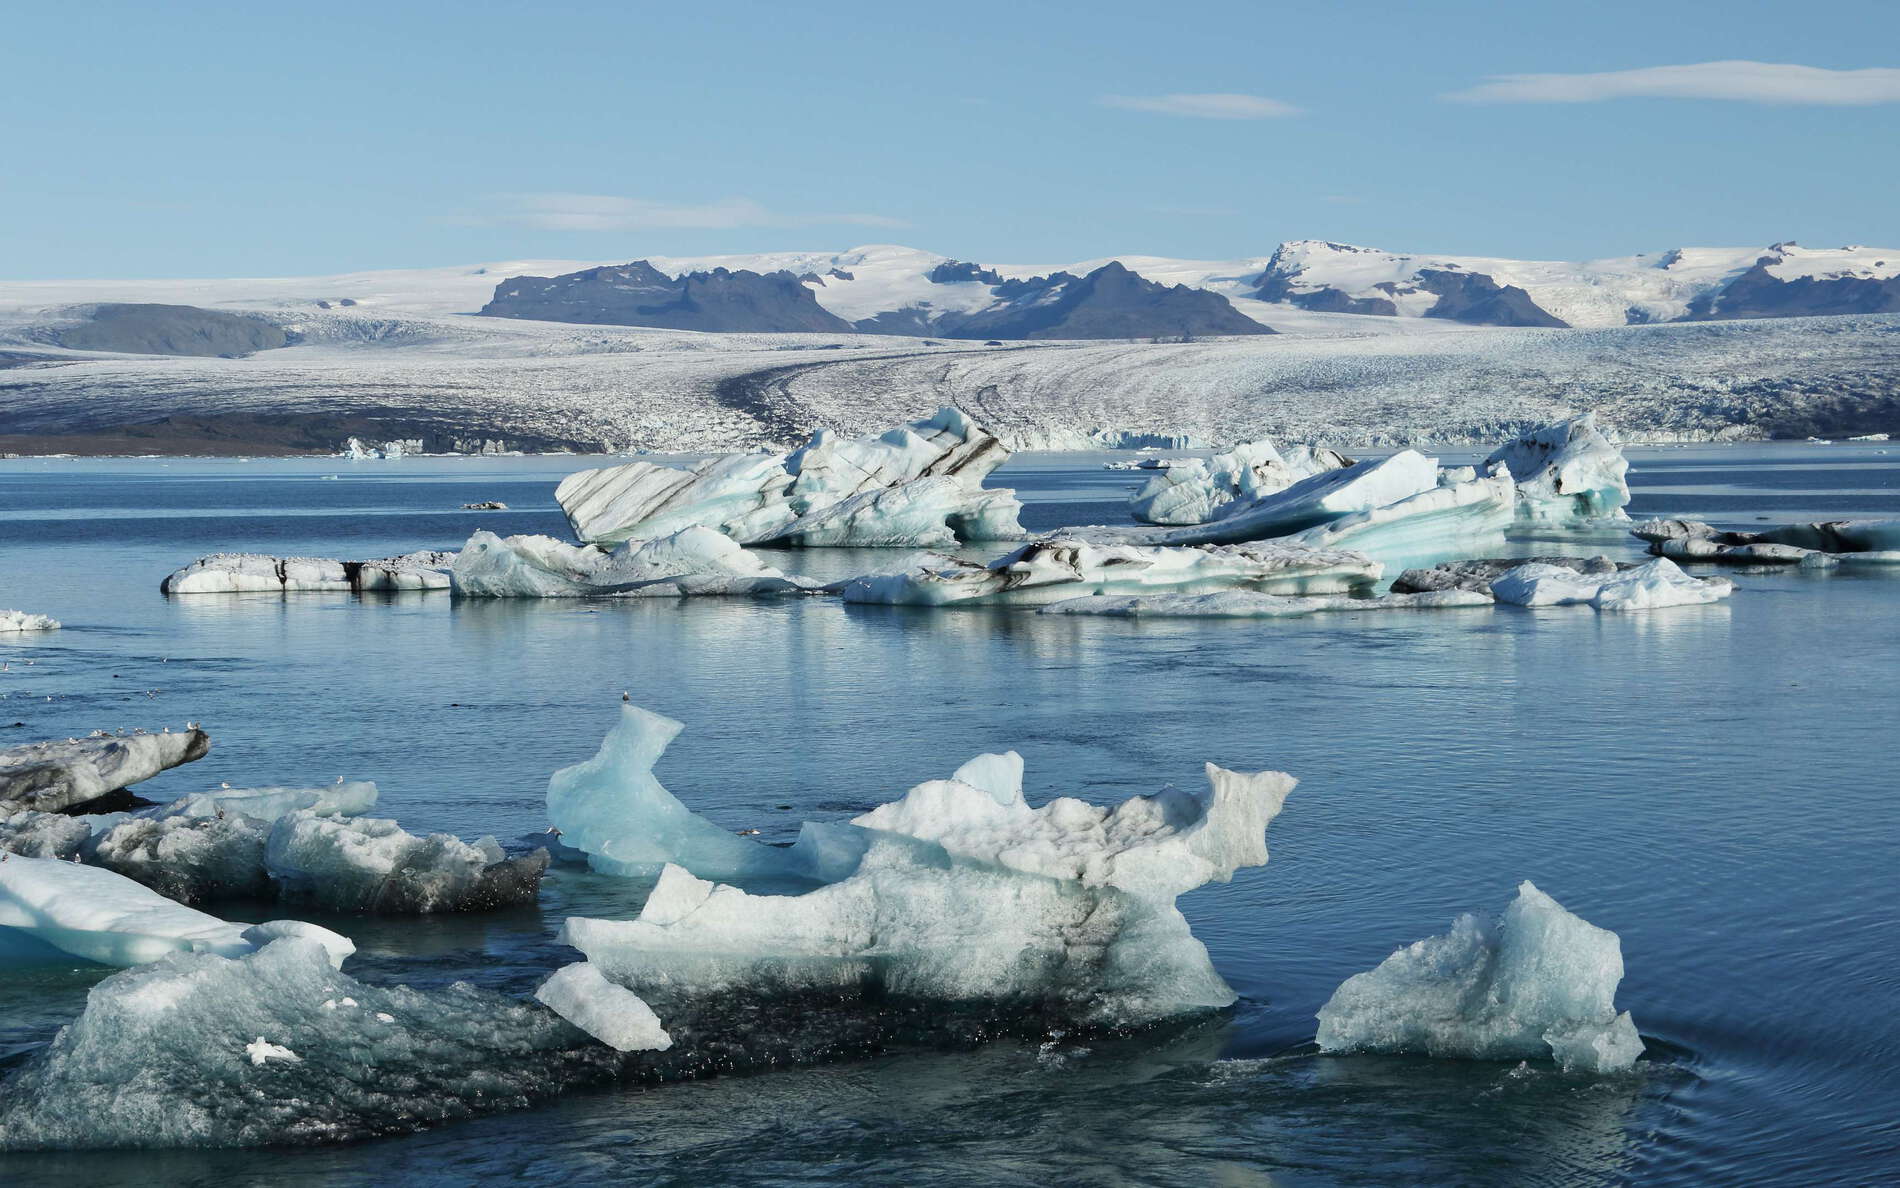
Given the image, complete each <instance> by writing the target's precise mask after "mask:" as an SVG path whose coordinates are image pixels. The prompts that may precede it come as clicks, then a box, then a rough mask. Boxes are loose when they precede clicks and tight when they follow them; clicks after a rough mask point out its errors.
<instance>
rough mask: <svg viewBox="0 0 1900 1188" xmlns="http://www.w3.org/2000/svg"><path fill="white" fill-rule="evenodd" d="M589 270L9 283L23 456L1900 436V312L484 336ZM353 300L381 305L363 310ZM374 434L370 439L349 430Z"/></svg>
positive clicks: (7, 400) (543, 265)
mask: <svg viewBox="0 0 1900 1188" xmlns="http://www.w3.org/2000/svg"><path fill="white" fill-rule="evenodd" d="M879 250H884V249H859V252H857V253H839V254H834V255H830V256H823V255H819V254H813V255H812V257H811V259H810V260H805V259H804V258H803V257H801V258H799V259H798V260H794V259H792V258H790V257H787V258H786V259H785V260H783V261H778V260H776V258H773V259H772V260H766V259H765V258H757V259H755V258H752V257H746V258H744V260H743V261H741V260H733V261H731V262H732V263H741V262H746V263H750V264H752V265H754V266H762V265H763V264H765V263H774V262H776V263H783V264H785V265H786V266H788V267H791V266H798V265H800V264H802V263H809V264H811V265H813V266H814V268H815V266H816V265H817V264H819V263H826V262H830V263H829V265H828V266H831V267H837V268H838V270H839V271H845V272H851V269H849V268H844V267H842V264H843V263H845V262H849V261H847V260H846V257H849V256H857V255H866V256H867V257H868V256H870V255H871V254H873V253H874V252H875V251H879ZM889 250H890V251H893V252H909V251H910V249H889ZM711 262H712V261H699V260H694V261H681V260H656V261H655V263H656V264H658V265H660V266H662V267H672V268H678V267H684V266H686V265H689V264H691V265H701V264H708V263H711ZM1129 262H1130V263H1131V264H1133V265H1135V266H1137V267H1139V268H1143V269H1147V270H1149V271H1152V273H1153V275H1154V276H1156V277H1157V278H1159V279H1164V280H1170V281H1174V280H1180V281H1183V282H1198V283H1200V284H1204V285H1206V286H1207V287H1209V288H1213V289H1216V290H1217V291H1218V290H1221V289H1223V288H1236V291H1237V292H1238V289H1237V286H1238V285H1239V280H1238V279H1236V278H1237V277H1239V276H1241V275H1243V274H1244V272H1245V268H1246V267H1248V266H1250V264H1249V263H1248V262H1240V263H1236V264H1232V265H1222V264H1219V263H1218V262H1198V263H1197V262H1185V261H1172V262H1168V261H1149V260H1146V259H1144V258H1134V257H1131V258H1129ZM900 263H901V264H902V266H901V267H900V266H899V265H898V264H895V263H888V262H887V263H886V264H885V265H883V266H879V265H878V261H877V260H876V259H871V258H867V259H863V260H858V261H856V262H855V265H854V266H855V267H856V269H857V270H858V271H856V272H852V276H853V277H854V278H855V279H853V280H852V281H849V282H847V281H843V280H839V279H836V278H832V279H830V280H828V281H827V282H826V285H827V287H839V288H842V287H844V286H847V285H849V286H853V287H854V289H853V291H854V292H856V290H857V288H862V290H863V291H862V292H858V293H856V295H855V296H851V297H849V298H848V300H849V301H850V302H854V303H858V304H859V305H861V306H862V308H865V309H868V308H871V307H873V306H883V305H888V304H889V303H893V302H901V301H903V300H907V299H909V298H910V297H911V296H913V295H911V294H909V293H908V290H907V289H906V287H905V286H906V285H909V284H910V283H911V282H910V281H908V280H906V279H905V278H907V277H912V276H914V275H915V273H916V270H915V268H914V267H913V264H914V263H915V262H914V261H902V262H900ZM1168 264H1171V265H1173V266H1174V267H1172V268H1169V267H1164V266H1163V265H1168ZM575 266H576V265H575V264H574V263H572V262H558V261H523V262H512V263H506V264H498V265H492V266H489V267H488V268H486V269H438V270H418V271H410V272H386V273H358V274H352V275H349V276H339V277H321V278H297V279H266V280H224V281H131V282H106V281H75V282H9V283H5V284H0V409H4V410H5V411H4V413H0V435H36V434H72V433H91V434H98V433H101V432H103V431H108V430H114V429H117V428H121V427H125V426H148V425H150V424H151V423H153V422H159V421H163V420H165V419H166V418H201V419H212V420H215V419H220V418H225V419H228V418H233V417H266V418H275V419H278V420H282V419H285V418H305V419H308V420H309V421H310V423H311V424H312V425H313V429H312V433H313V435H314V437H313V444H311V445H308V446H305V447H302V448H312V449H320V448H334V449H341V448H342V446H343V443H344V441H345V440H346V439H347V437H348V436H352V435H358V436H361V435H363V433H364V432H365V430H364V427H363V419H365V418H366V419H368V420H369V421H370V422H373V423H374V430H375V431H376V432H380V433H382V434H383V437H382V438H379V439H378V440H383V439H387V440H405V441H411V442H415V443H419V444H420V445H421V446H422V447H423V448H427V449H431V450H450V449H456V450H479V449H484V448H486V449H491V450H493V449H506V448H526V449H558V448H569V449H576V450H586V451H599V452H626V451H632V450H639V449H646V450H672V451H707V450H725V449H741V448H748V447H751V446H755V445H765V444H769V445H780V446H783V445H789V444H791V443H794V442H796V441H797V440H799V439H801V438H802V437H803V436H805V435H806V434H808V433H809V432H811V431H813V430H815V429H821V428H822V429H831V430H835V431H838V432H841V433H849V434H861V433H865V432H870V431H873V430H877V429H881V428H883V427H885V426H888V425H890V424H892V423H894V422H896V421H900V420H905V419H908V418H911V417H914V416H919V415H923V414H926V413H928V412H930V411H931V410H932V409H935V408H937V407H939V406H942V405H955V406H957V407H960V408H962V409H964V410H965V411H966V412H968V413H969V414H970V415H972V416H974V417H975V418H977V419H978V420H980V421H981V422H983V423H984V424H986V425H988V426H990V427H992V428H993V429H994V430H995V431H996V432H998V433H999V434H1000V435H1001V436H1002V437H1003V439H1004V440H1005V442H1007V443H1008V444H1009V445H1011V446H1012V447H1015V448H1071V447H1078V446H1081V445H1083V444H1085V443H1084V442H1083V440H1082V439H1083V438H1084V437H1085V436H1086V435H1087V434H1088V433H1089V432H1091V431H1094V430H1098V429H1108V430H1127V431H1138V432H1156V433H1182V432H1187V433H1192V434H1194V435H1195V436H1197V437H1200V438H1203V439H1205V440H1208V441H1214V442H1219V443H1231V442H1235V441H1244V440H1250V439H1253V438H1257V437H1260V436H1263V435H1268V436H1273V437H1275V438H1276V439H1280V440H1285V441H1289V442H1300V441H1305V442H1319V443H1324V444H1329V445H1337V446H1342V447H1349V446H1355V445H1360V446H1364V445H1404V444H1413V443H1421V442H1433V443H1443V444H1453V443H1464V442H1495V441H1498V440H1502V439H1505V438H1508V437H1511V436H1514V435H1515V434H1516V433H1517V432H1520V431H1521V430H1523V429H1525V428H1528V427H1530V426H1532V425H1536V424H1544V423H1548V422H1551V421H1555V420H1559V419H1562V418H1563V417H1565V416H1567V415H1570V414H1573V413H1577V412H1582V411H1587V410H1592V409H1594V410H1596V411H1597V412H1598V413H1599V416H1600V417H1601V419H1602V421H1603V423H1604V424H1605V426H1606V427H1608V428H1610V429H1612V430H1614V431H1615V432H1617V433H1619V434H1621V435H1622V436H1623V437H1625V438H1627V439H1635V440H1644V439H1651V440H1677V439H1682V440H1704V439H1709V438H1721V437H1760V436H1769V435H1779V436H1795V437H1804V436H1807V435H1809V434H1818V435H1822V436H1835V435H1844V434H1849V433H1866V432H1873V431H1881V430H1892V429H1894V428H1900V424H1897V422H1900V378H1897V377H1900V315H1892V314H1880V315H1849V316H1838V317H1824V318H1779V319H1770V320H1760V321H1724V322H1698V323H1687V324H1666V325H1648V326H1616V327H1609V328H1602V329H1593V330H1573V329H1520V328H1497V327H1484V328H1477V327H1467V326H1463V325H1460V324H1458V323H1453V322H1446V321H1443V320H1439V319H1423V318H1405V317H1396V318H1389V317H1372V316H1365V315H1355V314H1329V313H1318V312H1312V311H1307V310H1299V309H1293V308H1290V307H1288V306H1283V305H1275V304H1269V303H1266V302H1257V301H1250V300H1246V299H1245V298H1242V299H1240V301H1239V302H1238V305H1237V307H1238V308H1241V309H1242V311H1243V312H1245V313H1247V314H1249V316H1254V317H1257V318H1260V319H1262V320H1264V321H1266V322H1267V323H1268V324H1269V325H1272V326H1273V327H1274V328H1275V329H1277V330H1279V331H1281V333H1280V334H1278V335H1275V336H1261V337H1248V338H1231V339H1213V340H1206V341H1196V342H1189V343H1156V342H1146V341H1097V342H1087V343H1071V342H1033V343H1021V342H1017V343H1009V344H1007V345H1000V346H984V345H980V344H976V343H955V344H951V343H946V342H943V341H941V340H930V339H918V338H905V337H898V336H891V335H868V334H851V333H846V334H744V333H740V334H705V333H696V332H689V331H673V330H654V329H639V328H623V327H602V326H577V325H567V324H557V323H548V322H533V321H521V320H512V319H503V318H482V317H475V316H473V315H472V313H470V312H469V311H472V310H474V309H477V308H479V307H480V305H481V303H482V301H484V300H486V298H487V296H488V295H489V293H490V292H491V291H492V288H493V286H494V284H495V283H496V282H497V281H498V280H499V279H500V278H501V277H503V276H506V275H509V274H511V273H519V272H524V271H538V272H541V273H544V274H545V273H553V272H558V271H561V270H564V269H572V268H574V267H575ZM880 269H881V270H880ZM818 271H820V273H821V274H822V271H823V270H818ZM1006 271H1007V272H1009V273H1023V272H1029V271H1032V270H1027V269H1010V270H1006ZM929 287H930V288H931V289H932V290H934V292H933V294H932V297H933V299H936V300H939V301H947V300H949V299H950V298H951V297H953V296H954V294H953V293H951V292H948V290H956V289H958V288H959V287H960V286H959V285H956V284H951V285H930V286H929ZM820 296H821V300H825V301H827V302H832V301H838V302H843V301H846V300H847V298H846V297H844V296H842V295H839V294H833V293H821V294H820ZM346 298H347V299H349V300H351V301H353V302H355V304H353V305H349V306H344V305H342V304H341V302H342V301H343V300H344V299H346ZM99 301H149V302H162V303H179V304H196V305H201V306H204V307H205V308H211V309H217V310H222V311H227V312H242V313H251V314H254V315H256V316H259V317H262V318H264V319H265V320H268V321H270V322H273V323H275V324H277V325H279V326H281V327H283V328H284V329H285V330H287V331H289V332H291V333H292V334H293V335H294V345H291V346H287V347H284V348H281V349H277V350H265V351H259V352H257V353H255V354H252V355H249V356H246V357H242V358H203V357H179V356H152V355H129V354H103V353H88V352H80V351H71V350H64V349H62V348H59V347H57V346H51V345H47V340H46V338H45V337H44V333H43V331H44V330H45V328H46V327H48V326H51V325H56V324H58V323H59V322H60V321H61V320H62V319H64V320H71V318H72V317H73V316H74V315H72V314H71V313H70V312H67V311H69V310H70V308H71V307H72V306H74V305H77V304H83V303H86V302H99ZM319 302H322V303H325V304H327V305H328V308H323V307H322V306H320V305H319ZM841 308H842V306H841ZM854 308H856V306H855V305H854ZM350 418H356V419H357V420H355V421H354V422H352V423H351V425H350V426H348V427H346V426H345V425H344V422H345V421H346V420H347V419H350ZM331 437H334V438H335V441H334V443H331V442H330V438H331ZM368 439H369V438H368V437H365V440H368ZM21 448H23V447H20V446H13V445H7V444H4V443H0V449H21ZM43 448H45V449H55V448H57V447H52V446H48V447H43ZM163 448H172V447H170V446H167V447H163ZM186 452H189V451H186Z"/></svg>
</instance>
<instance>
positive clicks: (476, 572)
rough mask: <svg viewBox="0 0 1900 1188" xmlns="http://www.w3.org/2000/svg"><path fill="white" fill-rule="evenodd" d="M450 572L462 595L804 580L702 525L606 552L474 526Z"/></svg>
mask: <svg viewBox="0 0 1900 1188" xmlns="http://www.w3.org/2000/svg"><path fill="white" fill-rule="evenodd" d="M450 578H451V580H452V582H453V584H454V588H455V592H456V594H457V595H459V596H461V597H465V598H583V597H597V596H602V595H612V596H616V597H641V598H671V597H680V596H684V595H717V594H732V595H769V594H798V593H801V592H803V591H804V590H805V589H807V588H808V586H809V583H807V582H806V581H805V580H804V579H802V578H796V577H788V576H786V575H785V574H784V573H783V572H781V571H779V570H777V569H774V568H773V567H771V566H770V565H767V564H766V563H765V562H763V561H761V560H760V559H759V558H758V556H756V555H755V554H753V553H751V552H749V551H748V550H746V549H745V548H743V547H741V546H740V545H739V544H738V542H736V541H734V540H733V539H732V538H731V537H729V536H725V535H723V534H721V533H719V532H716V531H714V530H713V529H711V528H705V527H689V528H682V529H679V530H678V531H676V532H673V533H671V534H670V535H667V536H662V537H657V538H655V539H652V540H644V541H636V540H629V541H625V542H623V543H622V544H621V545H619V547H617V548H615V549H614V550H613V551H612V552H607V551H604V550H602V549H599V548H596V547H594V546H593V545H571V544H566V543H563V542H562V541H558V540H555V539H554V538H553V537H551V536H509V537H501V536H497V535H495V534H494V533H492V532H485V531H484V532H477V533H475V534H474V535H473V536H471V537H469V538H468V543H467V544H466V545H464V546H462V550H461V552H459V553H458V554H456V558H455V564H454V567H453V568H452V569H451V571H450Z"/></svg>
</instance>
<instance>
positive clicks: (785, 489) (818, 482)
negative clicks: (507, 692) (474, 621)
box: [554, 408, 1022, 547]
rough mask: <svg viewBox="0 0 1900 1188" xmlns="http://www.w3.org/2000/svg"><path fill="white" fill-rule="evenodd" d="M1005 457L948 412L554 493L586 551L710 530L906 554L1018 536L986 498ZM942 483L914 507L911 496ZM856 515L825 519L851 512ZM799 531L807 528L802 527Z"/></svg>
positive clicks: (616, 471)
mask: <svg viewBox="0 0 1900 1188" xmlns="http://www.w3.org/2000/svg"><path fill="white" fill-rule="evenodd" d="M1008 457H1009V451H1008V450H1007V449H1006V448H1004V446H1003V444H1002V443H1001V442H1000V441H998V440H997V439H996V437H995V436H994V435H993V434H991V433H990V432H988V431H987V430H985V429H983V428H982V427H980V426H978V425H977V424H975V423H974V422H973V421H971V420H970V419H969V418H968V417H966V416H964V414H963V413H961V412H959V411H958V410H956V409H953V408H943V409H939V410H938V411H937V413H936V414H935V415H934V416H931V417H928V418H926V419H924V420H921V421H914V422H912V423H910V424H908V425H902V426H899V427H898V428H895V429H892V430H890V431H888V432H886V433H882V434H879V435H876V436H872V437H855V438H852V437H840V436H837V435H835V434H832V433H830V432H827V431H824V430H820V431H819V432H817V433H815V434H813V435H812V437H811V439H810V440H808V441H807V442H806V443H805V444H804V445H803V446H800V447H799V448H798V449H796V450H793V451H792V452H791V453H789V454H729V455H722V456H719V457H714V458H709V459H707V460H706V461H704V462H701V463H699V464H697V465H696V466H694V467H693V468H691V469H690V470H681V469H677V468H673V467H667V466H660V465H657V464H655V463H651V462H629V463H627V464H625V465H622V466H613V467H607V468H604V469H598V470H584V471H580V472H579V473H576V474H571V475H569V476H568V477H567V478H565V479H563V480H562V481H561V484H560V486H558V487H556V488H555V492H554V497H555V499H556V500H557V501H558V502H559V503H560V505H561V508H562V510H563V511H565V512H566V513H567V517H568V522H569V523H570V524H571V525H572V526H573V528H574V534H575V535H576V536H577V537H579V538H580V539H581V540H583V541H587V542H589V543H591V544H605V545H614V544H620V543H622V542H624V541H628V540H637V539H652V538H654V537H658V536H665V535H668V534H670V533H673V532H677V531H679V530H680V529H682V528H689V527H695V526H698V527H706V528H712V529H715V530H717V531H719V532H722V533H724V534H725V535H727V536H730V537H732V538H733V539H735V540H737V541H738V542H739V543H741V544H760V543H764V542H767V541H779V542H781V543H786V544H800V543H807V544H821V543H822V544H832V545H890V544H898V545H910V546H914V547H929V546H934V545H941V544H943V543H945V542H946V541H947V540H951V539H965V540H968V539H1007V538H1011V537H1017V536H1021V535H1022V528H1021V527H1020V526H1019V525H1018V524H1017V523H1016V517H1015V512H1016V509H1017V507H1018V506H1019V505H1017V504H1016V502H1015V499H1014V496H1013V495H1011V494H1010V493H1008V492H989V493H987V494H982V493H979V492H980V490H981V488H982V484H983V479H984V478H985V477H986V476H987V475H988V474H989V473H990V472H991V471H992V470H994V469H996V467H998V466H1000V465H1001V464H1002V463H1003V461H1004V460H1005V459H1007V458H1008ZM929 478H946V479H948V480H950V481H951V482H953V483H954V484H956V486H958V487H960V488H962V491H961V492H957V491H952V490H950V489H949V488H947V487H945V486H944V485H943V484H941V483H939V484H934V485H933V486H932V488H931V489H930V490H928V491H926V492H920V493H917V494H915V495H913V496H910V497H893V496H890V495H886V496H885V497H884V498H877V497H876V494H877V493H878V492H890V491H892V490H894V489H897V488H901V487H903V486H905V485H906V484H910V483H914V482H917V481H919V480H923V479H929ZM854 497H862V498H856V499H855V501H854V502H853V503H852V506H851V508H850V509H849V510H845V511H840V512H839V513H838V514H836V515H832V516H829V517H823V518H816V519H815V518H814V517H821V515H822V513H825V512H827V511H830V510H831V509H834V508H837V507H838V505H840V504H843V503H845V502H847V501H852V500H854ZM801 522H802V523H801Z"/></svg>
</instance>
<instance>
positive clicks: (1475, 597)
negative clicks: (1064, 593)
mask: <svg viewBox="0 0 1900 1188" xmlns="http://www.w3.org/2000/svg"><path fill="white" fill-rule="evenodd" d="M1495 603H1496V600H1495V599H1493V598H1492V597H1491V596H1490V595H1489V594H1484V593H1481V592H1479V591H1476V590H1429V591H1425V592H1422V593H1414V594H1383V595H1380V596H1378V597H1376V598H1354V597H1352V596H1350V595H1346V594H1329V595H1319V596H1314V597H1305V598H1302V597H1289V596H1287V595H1283V594H1255V593H1253V592H1252V591H1248V590H1228V591H1225V592H1223V593H1219V594H1150V595H1132V596H1116V595H1107V594H1095V595H1089V596H1086V597H1083V598H1071V599H1069V600H1068V601H1066V602H1052V603H1050V604H1049V605H1048V606H1045V607H1043V608H1042V611H1041V613H1042V614H1045V615H1101V616H1105V617H1109V618H1125V619H1150V618H1152V619H1290V618H1296V617H1298V616H1301V615H1311V614H1318V613H1320V612H1322V611H1380V610H1445V609H1452V608H1457V607H1474V606H1492V605H1495Z"/></svg>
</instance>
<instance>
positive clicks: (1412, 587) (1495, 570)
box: [1392, 556, 1631, 596]
mask: <svg viewBox="0 0 1900 1188" xmlns="http://www.w3.org/2000/svg"><path fill="white" fill-rule="evenodd" d="M1531 564H1538V565H1554V566H1559V567H1561V568H1564V569H1573V570H1575V571H1577V572H1578V573H1580V574H1583V575H1585V576H1586V577H1597V578H1607V577H1609V576H1611V575H1613V574H1615V573H1616V572H1617V570H1619V569H1627V568H1630V566H1631V563H1630V562H1622V563H1619V562H1617V561H1614V560H1612V559H1611V558H1609V557H1601V556H1599V557H1516V558H1491V557H1480V558H1476V559H1474V560H1469V561H1441V562H1439V563H1438V564H1436V565H1433V566H1430V567H1427V568H1420V569H1408V570H1406V571H1405V572H1403V573H1401V574H1400V575H1399V576H1398V577H1397V578H1395V579H1393V582H1392V592H1393V593H1394V594H1422V593H1424V592H1426V591H1429V590H1474V591H1478V592H1480V593H1483V594H1485V595H1487V596H1488V595H1489V594H1490V593H1491V583H1492V582H1493V581H1496V580H1497V578H1498V577H1499V575H1501V574H1503V573H1505V572H1507V571H1509V570H1513V569H1516V568H1518V567H1519V566H1523V565H1531Z"/></svg>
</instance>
